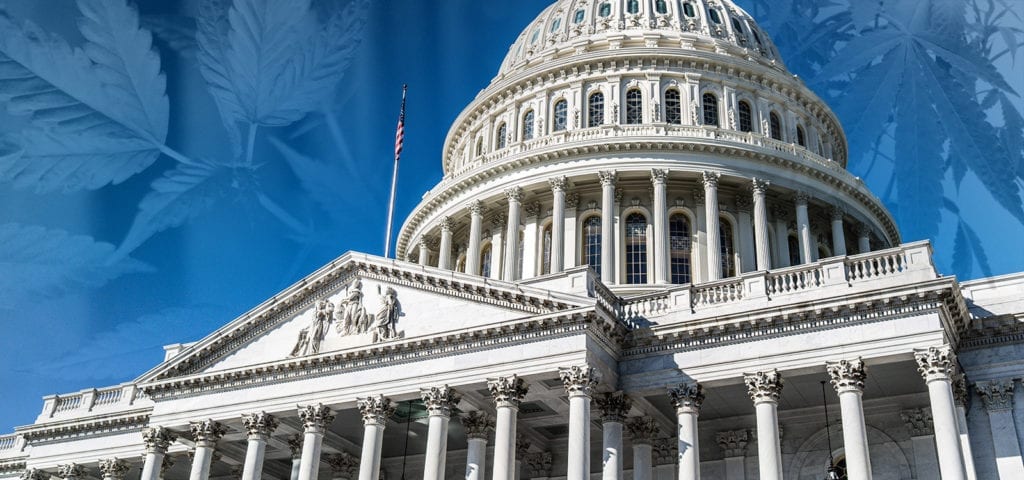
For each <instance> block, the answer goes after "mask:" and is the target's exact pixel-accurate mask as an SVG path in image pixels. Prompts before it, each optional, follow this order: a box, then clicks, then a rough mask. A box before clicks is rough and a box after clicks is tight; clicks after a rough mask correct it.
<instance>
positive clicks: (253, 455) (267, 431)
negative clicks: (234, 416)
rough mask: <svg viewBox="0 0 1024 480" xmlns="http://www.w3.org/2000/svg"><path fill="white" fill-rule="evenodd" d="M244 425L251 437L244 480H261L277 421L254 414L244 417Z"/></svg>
mask: <svg viewBox="0 0 1024 480" xmlns="http://www.w3.org/2000/svg"><path fill="white" fill-rule="evenodd" d="M242 425H243V426H244V427H245V430H246V432H247V433H248V435H249V436H248V441H249V445H248V448H247V449H246V451H245V466H244V467H243V469H242V480H260V478H262V477H263V458H264V457H265V456H266V453H267V440H269V439H270V435H271V434H272V433H274V430H277V419H276V418H274V416H273V415H270V414H268V413H267V412H258V413H252V414H249V415H242ZM350 480H355V479H350Z"/></svg>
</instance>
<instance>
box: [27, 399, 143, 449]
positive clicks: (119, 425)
mask: <svg viewBox="0 0 1024 480" xmlns="http://www.w3.org/2000/svg"><path fill="white" fill-rule="evenodd" d="M151 411H152V408H150V407H147V408H145V409H136V410H131V411H126V412H119V414H118V416H116V417H115V416H103V417H100V418H96V417H92V418H77V419H70V420H67V421H62V422H60V423H56V424H53V423H50V424H42V425H32V426H28V427H25V428H24V429H22V428H19V429H17V431H18V432H19V433H20V434H21V435H22V436H23V437H24V438H25V441H26V442H27V443H28V444H30V445H38V444H43V443H48V442H53V441H57V440H62V439H67V438H76V437H87V436H102V435H113V434H119V433H126V432H132V431H136V432H140V433H141V432H142V431H143V429H144V428H145V427H146V425H148V424H149V413H150V412H151Z"/></svg>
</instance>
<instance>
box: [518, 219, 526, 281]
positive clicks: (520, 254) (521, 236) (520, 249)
mask: <svg viewBox="0 0 1024 480" xmlns="http://www.w3.org/2000/svg"><path fill="white" fill-rule="evenodd" d="M524 237H525V235H524V234H523V230H522V229H519V245H518V248H517V249H516V278H523V260H524V258H523V257H524V255H523V251H524V249H525V245H526V242H524V241H523V240H525V238H524Z"/></svg>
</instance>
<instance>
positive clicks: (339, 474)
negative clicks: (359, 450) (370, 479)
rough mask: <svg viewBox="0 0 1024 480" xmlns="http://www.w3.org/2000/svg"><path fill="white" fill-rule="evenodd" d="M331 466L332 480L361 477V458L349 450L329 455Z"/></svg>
mask: <svg viewBox="0 0 1024 480" xmlns="http://www.w3.org/2000/svg"><path fill="white" fill-rule="evenodd" d="M327 466H329V467H331V480H356V479H358V478H359V459H358V458H356V456H355V455H352V454H350V453H347V452H342V453H338V454H335V455H328V456H327Z"/></svg>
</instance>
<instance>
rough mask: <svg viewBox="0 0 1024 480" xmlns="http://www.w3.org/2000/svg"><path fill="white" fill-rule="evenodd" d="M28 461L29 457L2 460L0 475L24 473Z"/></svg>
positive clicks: (0, 462)
mask: <svg viewBox="0 0 1024 480" xmlns="http://www.w3.org/2000/svg"><path fill="white" fill-rule="evenodd" d="M26 460H28V455H25V456H24V457H22V458H18V459H8V460H0V475H5V474H8V473H18V472H22V471H24V470H25V467H26V466H27V463H26Z"/></svg>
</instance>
